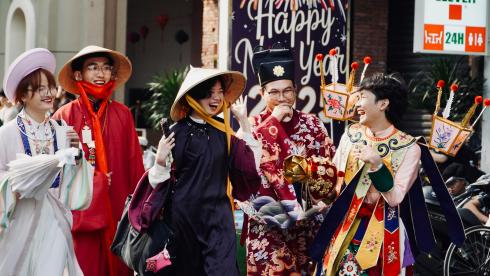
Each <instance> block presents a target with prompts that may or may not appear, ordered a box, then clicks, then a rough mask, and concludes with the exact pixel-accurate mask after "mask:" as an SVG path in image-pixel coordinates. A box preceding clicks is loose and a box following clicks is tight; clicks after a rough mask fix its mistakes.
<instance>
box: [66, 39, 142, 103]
mask: <svg viewBox="0 0 490 276" xmlns="http://www.w3.org/2000/svg"><path fill="white" fill-rule="evenodd" d="M93 53H108V54H109V55H110V56H111V57H112V59H113V60H114V74H115V80H114V89H117V88H118V87H120V86H121V85H123V84H124V83H126V82H127V81H128V79H129V77H131V72H132V65H131V62H130V61H129V59H128V58H127V57H126V56H125V55H123V54H121V53H120V52H117V51H113V50H110V49H106V48H102V47H99V46H93V45H91V46H87V47H85V48H83V49H82V50H80V52H78V53H77V54H76V55H75V56H74V57H72V58H71V59H70V60H69V61H68V62H66V63H65V65H63V67H62V68H61V70H60V73H59V74H58V82H59V84H60V85H61V87H63V89H64V90H66V91H68V92H70V93H72V94H76V95H78V94H80V91H78V86H77V84H76V83H77V81H76V79H75V75H74V72H73V69H72V63H73V61H74V60H76V59H78V58H81V57H83V56H86V55H89V54H93Z"/></svg>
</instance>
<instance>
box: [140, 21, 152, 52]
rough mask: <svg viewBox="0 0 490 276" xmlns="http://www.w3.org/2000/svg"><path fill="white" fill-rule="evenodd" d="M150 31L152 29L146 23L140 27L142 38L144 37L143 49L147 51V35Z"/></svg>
mask: <svg viewBox="0 0 490 276" xmlns="http://www.w3.org/2000/svg"><path fill="white" fill-rule="evenodd" d="M149 32H150V29H149V28H148V26H146V25H143V26H141V27H140V35H141V38H142V39H143V51H145V48H146V43H145V41H146V37H147V36H148V33H149Z"/></svg>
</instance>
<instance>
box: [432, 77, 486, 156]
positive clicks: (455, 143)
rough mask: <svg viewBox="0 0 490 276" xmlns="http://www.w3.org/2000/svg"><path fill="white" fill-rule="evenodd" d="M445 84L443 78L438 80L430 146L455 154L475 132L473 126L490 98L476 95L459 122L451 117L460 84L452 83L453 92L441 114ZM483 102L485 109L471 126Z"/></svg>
mask: <svg viewBox="0 0 490 276" xmlns="http://www.w3.org/2000/svg"><path fill="white" fill-rule="evenodd" d="M444 85H445V82H444V81H443V80H439V81H438V82H437V90H438V91H437V101H436V108H435V110H434V116H433V117H432V129H431V133H430V139H429V147H431V148H433V149H435V150H436V151H439V152H442V153H444V154H447V155H450V156H455V155H456V154H457V153H458V151H459V150H460V149H461V146H462V145H463V144H464V142H465V141H466V140H467V139H468V138H469V137H470V136H471V134H472V133H473V131H474V129H473V127H474V126H475V124H476V123H477V121H478V120H479V119H480V117H481V115H482V114H483V111H484V110H485V109H486V107H487V106H489V105H490V99H485V100H483V98H482V96H476V97H475V100H474V103H473V105H472V106H471V108H470V109H469V110H468V112H467V113H466V115H465V116H464V118H463V120H462V121H461V123H457V122H454V121H451V120H450V119H449V116H450V113H451V106H452V104H453V101H454V94H455V93H456V91H457V90H458V85H456V84H453V85H451V87H450V90H451V92H450V94H449V99H448V101H447V103H446V107H445V108H444V110H443V112H442V116H440V115H439V111H440V106H441V95H442V93H443V87H444ZM482 102H483V105H484V107H483V109H482V110H481V112H480V114H479V115H478V117H477V118H476V120H475V121H474V122H473V124H472V125H471V126H469V123H470V121H471V118H472V117H473V115H474V114H475V112H476V109H477V108H478V106H479V105H480V104H481V103H482Z"/></svg>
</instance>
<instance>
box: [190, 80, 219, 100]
mask: <svg viewBox="0 0 490 276" xmlns="http://www.w3.org/2000/svg"><path fill="white" fill-rule="evenodd" d="M216 81H219V82H220V83H221V87H223V90H226V87H225V82H224V80H223V78H221V77H219V76H217V77H214V78H210V79H208V80H205V81H203V82H201V83H200V84H198V85H196V87H194V88H192V89H191V91H189V96H191V97H192V98H193V99H194V100H196V101H197V100H202V99H206V98H209V97H210V96H211V88H213V86H214V85H215V84H216Z"/></svg>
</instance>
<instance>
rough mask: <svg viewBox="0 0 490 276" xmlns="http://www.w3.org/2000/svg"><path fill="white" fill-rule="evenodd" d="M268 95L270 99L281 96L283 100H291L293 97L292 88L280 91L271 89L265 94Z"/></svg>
mask: <svg viewBox="0 0 490 276" xmlns="http://www.w3.org/2000/svg"><path fill="white" fill-rule="evenodd" d="M266 93H267V94H269V96H270V97H271V98H279V95H281V94H282V96H283V97H284V98H291V97H293V96H294V89H293V88H286V89H284V90H282V91H279V90H277V89H272V90H271V91H268V92H266Z"/></svg>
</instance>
